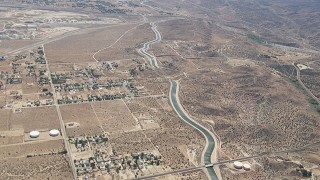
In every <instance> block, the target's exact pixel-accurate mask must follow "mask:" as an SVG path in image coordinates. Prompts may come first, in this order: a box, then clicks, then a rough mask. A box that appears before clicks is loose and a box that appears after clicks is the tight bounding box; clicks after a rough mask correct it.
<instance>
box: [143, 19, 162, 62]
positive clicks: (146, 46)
mask: <svg viewBox="0 0 320 180" xmlns="http://www.w3.org/2000/svg"><path fill="white" fill-rule="evenodd" d="M150 25H151V29H152V31H153V32H154V33H155V35H156V38H155V39H154V40H152V41H149V42H146V43H144V44H143V47H142V48H140V49H138V52H139V53H140V54H142V55H143V56H145V57H146V58H147V59H148V61H149V63H150V65H151V66H152V67H153V68H159V66H158V62H157V59H156V57H154V55H152V54H150V53H148V52H147V51H148V50H149V49H150V45H152V44H154V43H157V42H160V41H161V34H160V33H159V31H158V30H157V25H156V24H155V23H153V22H152V23H150Z"/></svg>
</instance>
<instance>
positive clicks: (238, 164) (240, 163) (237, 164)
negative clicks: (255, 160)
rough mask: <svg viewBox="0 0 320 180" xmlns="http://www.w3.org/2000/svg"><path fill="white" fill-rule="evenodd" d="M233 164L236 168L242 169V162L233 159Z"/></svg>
mask: <svg viewBox="0 0 320 180" xmlns="http://www.w3.org/2000/svg"><path fill="white" fill-rule="evenodd" d="M233 166H234V167H235V168H236V169H242V166H243V164H242V162H239V161H235V162H234V163H233Z"/></svg>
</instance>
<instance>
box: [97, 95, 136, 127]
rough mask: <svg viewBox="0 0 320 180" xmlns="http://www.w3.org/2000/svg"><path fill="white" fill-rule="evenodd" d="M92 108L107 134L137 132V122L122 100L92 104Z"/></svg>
mask: <svg viewBox="0 0 320 180" xmlns="http://www.w3.org/2000/svg"><path fill="white" fill-rule="evenodd" d="M92 106H93V108H94V110H95V112H96V114H97V116H98V118H99V120H100V122H101V124H102V127H103V129H104V130H105V131H107V132H118V131H131V130H139V129H140V126H139V124H138V121H137V120H135V119H134V118H133V116H132V114H131V112H130V111H129V109H128V108H127V106H126V104H125V103H124V102H123V101H122V100H113V101H104V102H95V103H92Z"/></svg>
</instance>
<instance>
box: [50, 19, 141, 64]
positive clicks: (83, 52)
mask: <svg viewBox="0 0 320 180" xmlns="http://www.w3.org/2000/svg"><path fill="white" fill-rule="evenodd" d="M134 26H136V25H119V26H110V27H106V28H105V29H102V30H96V31H93V32H89V33H85V34H77V35H72V36H69V37H66V38H63V39H61V40H58V41H54V42H52V43H49V44H47V45H45V50H46V56H47V60H48V62H49V63H64V62H69V63H77V62H94V61H95V60H94V59H93V58H92V55H93V54H94V53H95V52H97V51H98V50H100V49H103V48H106V47H108V46H109V45H111V44H112V43H114V42H115V41H116V40H117V39H118V38H119V37H120V36H121V35H122V34H123V33H125V32H126V31H127V30H129V29H131V28H133V27H134Z"/></svg>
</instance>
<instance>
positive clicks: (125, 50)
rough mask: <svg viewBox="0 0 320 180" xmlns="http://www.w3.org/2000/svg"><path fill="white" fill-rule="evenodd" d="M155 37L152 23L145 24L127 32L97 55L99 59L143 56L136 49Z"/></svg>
mask: <svg viewBox="0 0 320 180" xmlns="http://www.w3.org/2000/svg"><path fill="white" fill-rule="evenodd" d="M154 37H155V35H154V33H153V31H152V30H151V27H150V25H149V24H148V23H146V24H143V25H141V26H138V27H136V28H135V29H132V30H131V31H129V32H128V33H127V34H125V35H124V36H123V37H122V38H121V40H119V41H118V42H117V43H116V44H115V45H114V46H113V47H112V48H108V49H104V50H102V51H100V52H99V53H98V54H96V56H95V57H96V59H97V60H99V61H100V60H101V61H106V60H121V59H129V58H139V57H141V56H140V55H139V54H138V53H137V51H136V50H137V49H138V48H140V47H142V45H143V43H145V42H148V41H151V40H153V39H154Z"/></svg>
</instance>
